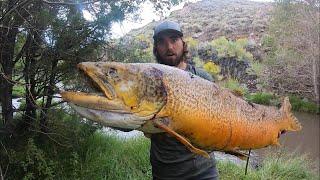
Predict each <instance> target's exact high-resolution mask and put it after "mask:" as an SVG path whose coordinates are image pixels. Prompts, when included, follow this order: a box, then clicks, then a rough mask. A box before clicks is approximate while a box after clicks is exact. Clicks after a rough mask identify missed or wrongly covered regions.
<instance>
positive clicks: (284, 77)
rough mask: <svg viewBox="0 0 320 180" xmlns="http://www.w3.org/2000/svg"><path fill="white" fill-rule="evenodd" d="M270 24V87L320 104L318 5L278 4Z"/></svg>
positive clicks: (283, 0)
mask: <svg viewBox="0 0 320 180" xmlns="http://www.w3.org/2000/svg"><path fill="white" fill-rule="evenodd" d="M276 2H277V3H276V7H275V9H274V12H273V17H272V21H271V23H270V35H271V38H273V40H274V41H275V42H274V46H275V47H276V48H275V49H274V50H273V52H271V53H269V54H270V56H269V58H270V60H271V61H270V68H269V74H268V79H269V80H270V81H269V83H270V85H271V86H272V87H273V88H275V89H276V90H277V91H278V92H279V93H291V94H296V95H300V96H303V97H307V98H309V99H312V100H314V101H316V102H317V103H319V82H320V73H319V65H320V63H319V61H320V52H319V47H320V38H319V35H320V33H319V30H320V23H319V19H320V17H319V3H318V2H317V1H315V0H305V1H300V0H279V1H276Z"/></svg>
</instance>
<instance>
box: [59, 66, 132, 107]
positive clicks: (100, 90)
mask: <svg viewBox="0 0 320 180" xmlns="http://www.w3.org/2000/svg"><path fill="white" fill-rule="evenodd" d="M77 67H78V68H79V70H80V73H81V74H82V76H83V78H84V79H85V80H86V81H87V82H88V83H86V88H87V91H89V92H74V91H63V92H60V94H61V97H62V99H63V100H65V101H67V102H68V103H72V104H73V105H74V106H81V107H84V108H89V109H95V110H103V111H112V112H119V113H130V108H128V107H127V106H125V105H124V104H123V102H122V101H120V100H118V99H117V98H116V94H115V90H114V88H113V87H112V85H111V84H110V83H109V82H108V81H106V80H102V78H99V74H98V73H94V72H96V71H97V68H95V66H94V64H92V63H80V64H78V65H77Z"/></svg>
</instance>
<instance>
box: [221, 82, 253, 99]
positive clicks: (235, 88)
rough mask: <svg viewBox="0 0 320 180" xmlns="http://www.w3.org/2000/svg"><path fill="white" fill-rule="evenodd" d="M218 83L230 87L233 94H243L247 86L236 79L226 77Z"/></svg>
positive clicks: (245, 92) (246, 90)
mask: <svg viewBox="0 0 320 180" xmlns="http://www.w3.org/2000/svg"><path fill="white" fill-rule="evenodd" d="M220 85H221V86H222V87H225V88H227V89H230V90H231V91H232V92H233V93H234V94H236V95H238V96H243V95H245V94H247V93H248V88H247V87H246V86H245V85H244V84H240V83H239V81H238V80H236V79H227V80H226V81H224V82H221V83H220Z"/></svg>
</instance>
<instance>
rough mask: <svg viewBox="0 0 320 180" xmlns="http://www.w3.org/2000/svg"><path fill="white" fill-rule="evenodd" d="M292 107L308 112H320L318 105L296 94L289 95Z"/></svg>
mask: <svg viewBox="0 0 320 180" xmlns="http://www.w3.org/2000/svg"><path fill="white" fill-rule="evenodd" d="M289 99H290V103H291V106H292V109H293V110H294V111H302V112H308V113H320V107H319V106H317V104H315V103H314V102H310V101H309V100H307V99H301V98H299V97H297V96H289Z"/></svg>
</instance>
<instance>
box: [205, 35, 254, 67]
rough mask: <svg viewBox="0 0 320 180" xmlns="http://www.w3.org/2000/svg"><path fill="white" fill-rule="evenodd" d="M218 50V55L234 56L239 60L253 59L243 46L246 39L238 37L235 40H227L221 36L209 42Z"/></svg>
mask: <svg viewBox="0 0 320 180" xmlns="http://www.w3.org/2000/svg"><path fill="white" fill-rule="evenodd" d="M210 44H211V45H212V46H213V47H214V48H215V49H216V50H217V52H218V57H220V58H221V57H236V58H238V59H239V60H251V61H253V55H252V54H251V53H250V52H247V51H246V49H245V47H246V45H247V44H248V40H247V39H238V40H237V41H235V42H234V41H229V40H227V39H226V37H224V36H222V37H219V38H218V39H215V40H213V41H212V42H211V43H210Z"/></svg>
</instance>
